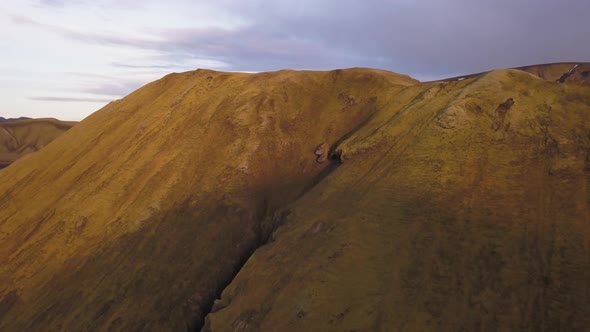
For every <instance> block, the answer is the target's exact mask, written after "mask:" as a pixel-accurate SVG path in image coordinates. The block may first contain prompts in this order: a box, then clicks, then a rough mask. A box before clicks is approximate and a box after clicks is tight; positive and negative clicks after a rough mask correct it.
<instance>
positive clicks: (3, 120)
mask: <svg viewBox="0 0 590 332" xmlns="http://www.w3.org/2000/svg"><path fill="white" fill-rule="evenodd" d="M30 119H31V118H27V117H24V116H21V117H20V118H16V119H15V118H8V119H6V118H3V117H1V116H0V122H8V121H18V120H30Z"/></svg>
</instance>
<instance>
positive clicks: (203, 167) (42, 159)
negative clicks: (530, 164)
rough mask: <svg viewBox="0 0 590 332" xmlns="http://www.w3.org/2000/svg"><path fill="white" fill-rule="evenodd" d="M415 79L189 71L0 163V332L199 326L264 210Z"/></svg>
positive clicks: (265, 228)
mask: <svg viewBox="0 0 590 332" xmlns="http://www.w3.org/2000/svg"><path fill="white" fill-rule="evenodd" d="M416 83H417V81H415V80H413V79H410V78H408V77H404V76H401V75H397V74H393V73H389V72H383V71H377V70H360V69H353V70H344V71H332V72H292V71H282V72H275V73H262V74H256V75H252V74H229V73H217V72H212V71H206V70H199V71H195V72H188V73H183V74H173V75H169V76H166V77H165V78H163V79H161V80H159V81H156V82H154V83H151V84H149V85H147V86H145V87H144V88H142V89H140V90H138V91H136V92H135V93H133V94H131V95H130V96H128V97H127V98H124V99H122V100H120V101H117V102H114V103H111V104H109V105H108V106H106V107H105V108H103V109H102V110H101V111H99V112H97V113H95V114H93V115H91V116H90V117H88V118H87V119H85V120H84V121H82V122H81V123H80V124H78V125H77V126H75V127H74V128H72V130H70V131H68V132H66V133H65V134H64V135H62V136H60V137H59V138H57V139H56V140H55V141H54V142H53V143H52V144H50V145H48V146H47V147H46V148H44V149H43V150H41V151H40V152H38V153H36V154H34V155H31V156H30V157H29V158H28V159H27V160H26V161H23V162H22V163H20V165H19V167H9V168H7V169H6V170H4V171H3V172H2V173H1V174H0V193H2V196H0V210H1V211H3V213H2V214H1V215H0V285H1V286H0V316H1V317H0V329H5V330H61V329H65V330H69V331H75V330H86V329H92V330H113V329H118V330H125V331H132V330H141V329H142V328H144V327H148V328H149V329H150V330H158V331H160V330H180V329H184V328H192V327H196V326H200V325H202V318H203V315H204V313H205V312H207V311H208V310H209V306H210V304H211V303H212V301H213V299H214V297H215V296H216V294H217V293H218V291H220V290H221V289H220V288H221V287H223V286H224V285H226V284H227V283H228V282H229V281H230V280H231V278H232V277H233V275H234V274H235V272H236V269H238V268H239V267H240V266H241V264H242V262H243V260H244V259H245V258H246V257H247V256H248V255H249V254H250V253H251V252H252V251H253V250H254V249H255V248H256V246H257V245H258V244H259V243H260V242H261V241H262V240H264V238H265V237H266V236H267V235H268V233H269V232H270V231H271V230H272V219H268V220H266V219H265V216H266V215H270V216H272V213H273V211H274V209H275V208H276V207H278V206H282V205H284V204H285V203H287V202H290V201H292V200H294V199H295V198H296V197H297V196H298V195H300V194H301V193H302V192H303V191H304V190H306V188H308V187H309V186H310V184H312V183H313V181H314V179H315V178H316V177H317V176H318V175H320V173H321V172H322V170H323V169H324V168H325V167H326V165H327V164H318V163H316V161H315V155H314V154H313V152H314V149H315V147H316V146H317V145H318V144H320V143H323V142H327V143H328V144H329V145H331V144H334V143H335V142H336V141H337V140H339V139H340V138H341V137H342V136H344V135H345V134H346V133H348V132H349V131H351V130H353V129H354V128H355V127H357V126H358V125H359V124H360V123H362V122H363V121H365V120H366V119H367V118H369V117H370V116H371V114H373V113H374V111H375V110H376V109H377V108H381V107H383V104H384V103H386V102H388V101H389V100H391V99H392V98H393V96H395V95H396V94H397V93H398V92H400V91H401V90H402V89H404V88H405V87H406V86H409V85H413V84H416ZM71 142H75V144H71ZM24 183H27V185H24ZM31 183H37V184H38V185H36V186H33V185H30V184H31ZM25 206H26V207H25ZM265 220H266V221H268V222H265Z"/></svg>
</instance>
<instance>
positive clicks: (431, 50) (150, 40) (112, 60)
mask: <svg viewBox="0 0 590 332" xmlns="http://www.w3.org/2000/svg"><path fill="white" fill-rule="evenodd" d="M589 15H590V1H588V0H477V1H474V0H289V1H287V0H269V1H263V0H247V1H246V0H215V1H204V0H203V1H199V0H193V1H190V0H167V1H160V0H1V1H0V116H2V117H5V118H6V117H20V116H27V117H54V118H58V119H63V120H81V119H83V118H84V117H86V116H88V115H89V114H91V113H93V112H95V111H97V110H98V109H100V108H101V107H103V106H104V105H105V104H107V103H108V102H110V101H112V100H116V99H120V98H122V97H124V96H126V95H127V94H129V93H130V92H132V91H134V90H135V89H137V88H139V87H141V86H142V85H144V84H146V83H149V82H151V81H153V80H156V79H158V78H161V77H163V76H165V75H166V74H168V73H171V72H183V71H189V70H195V69H197V68H207V69H213V70H220V71H245V72H258V71H271V70H280V69H313V70H329V69H337V68H350V67H371V68H380V69H386V70H390V71H394V72H398V73H402V74H408V75H410V76H412V77H414V78H417V79H420V80H423V81H427V80H433V79H440V78H445V77H452V76H457V75H463V74H469V73H475V72H481V71H486V70H491V69H497V68H510V67H517V66H523V65H529V64H538V63H551V62H566V61H568V62H569V61H573V62H578V61H579V62H582V61H590V43H589V42H588V40H590V39H589V37H588V33H589V32H590V16H589Z"/></svg>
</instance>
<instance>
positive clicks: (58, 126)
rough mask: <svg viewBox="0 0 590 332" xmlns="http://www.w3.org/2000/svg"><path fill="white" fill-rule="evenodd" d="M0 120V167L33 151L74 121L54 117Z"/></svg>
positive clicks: (59, 133) (63, 130)
mask: <svg viewBox="0 0 590 332" xmlns="http://www.w3.org/2000/svg"><path fill="white" fill-rule="evenodd" d="M0 119H2V120H4V121H0V168H4V167H6V166H8V165H10V164H11V163H13V162H14V161H15V160H17V159H18V158H21V157H23V156H24V155H26V154H29V153H31V152H35V151H37V150H39V149H41V148H42V147H44V146H45V145H47V144H49V143H50V142H51V141H53V140H54V139H55V138H56V137H58V136H59V135H61V134H63V133H64V132H65V131H66V130H68V129H70V128H71V127H72V126H74V125H75V124H76V122H70V121H59V120H55V119H4V118H0Z"/></svg>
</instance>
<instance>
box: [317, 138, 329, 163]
mask: <svg viewBox="0 0 590 332" xmlns="http://www.w3.org/2000/svg"><path fill="white" fill-rule="evenodd" d="M314 153H315V155H316V156H317V159H316V161H317V162H318V163H320V164H321V163H323V162H325V161H326V160H328V157H329V153H330V147H329V146H328V143H322V144H320V145H318V146H317V147H316V148H315V152H314Z"/></svg>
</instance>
